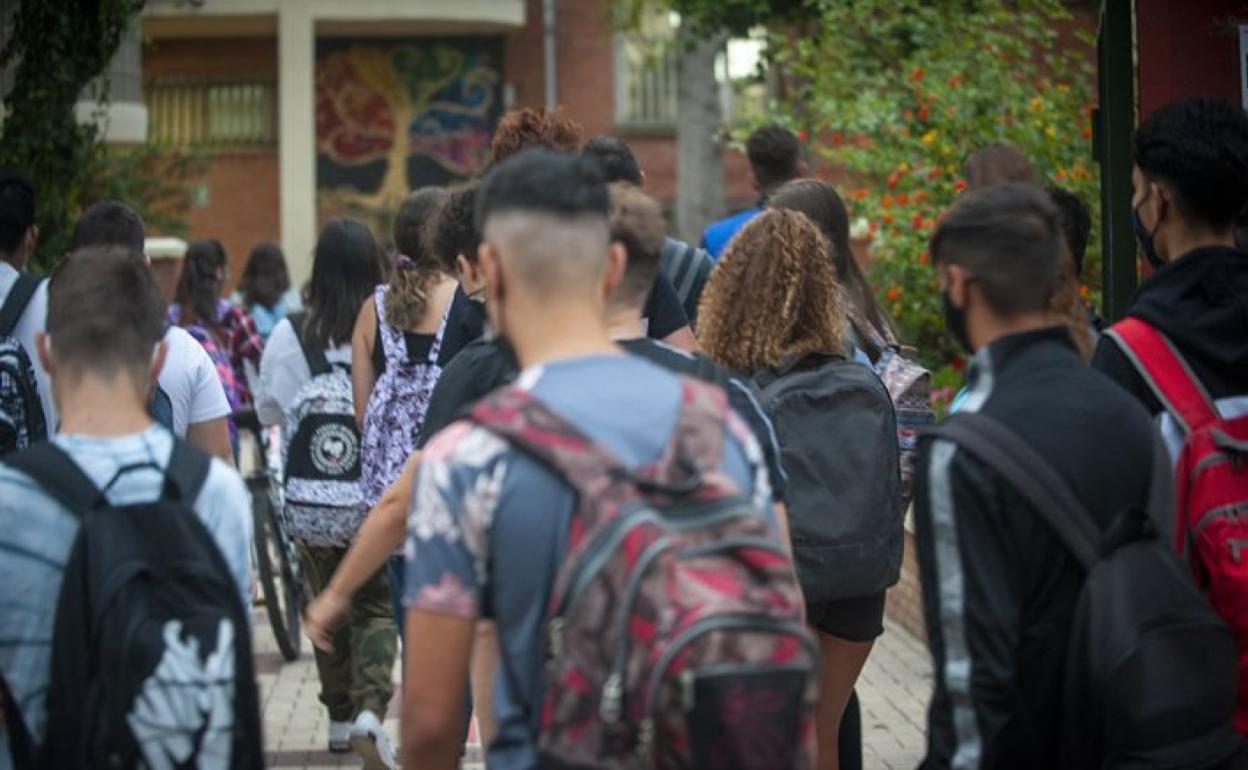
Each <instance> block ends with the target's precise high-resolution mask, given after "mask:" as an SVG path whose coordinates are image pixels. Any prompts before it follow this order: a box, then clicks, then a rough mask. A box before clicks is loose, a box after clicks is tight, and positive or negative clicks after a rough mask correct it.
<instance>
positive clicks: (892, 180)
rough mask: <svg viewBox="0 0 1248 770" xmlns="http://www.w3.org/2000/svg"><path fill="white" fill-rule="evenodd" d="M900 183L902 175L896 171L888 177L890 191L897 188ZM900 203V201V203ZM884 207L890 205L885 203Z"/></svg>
mask: <svg viewBox="0 0 1248 770" xmlns="http://www.w3.org/2000/svg"><path fill="white" fill-rule="evenodd" d="M900 181H901V174H899V173H897V172H896V171H894V172H893V173H891V174H889V175H888V180H887V183H888V189H890V190H892V189H893V188H895V187H896V186H897V183H898V182H900ZM899 202H900V201H899ZM884 205H885V206H887V205H888V204H887V203H885V204H884Z"/></svg>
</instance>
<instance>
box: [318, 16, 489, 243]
mask: <svg viewBox="0 0 1248 770" xmlns="http://www.w3.org/2000/svg"><path fill="white" fill-rule="evenodd" d="M500 61H501V51H500V48H499V45H498V43H497V41H496V40H492V39H479V38H451V39H434V38H430V39H423V38H422V39H417V40H410V39H404V40H368V41H361V40H358V39H353V40H332V39H330V40H327V39H322V40H321V41H319V43H318V50H317V64H316V143H317V146H316V164H317V166H316V171H317V178H316V186H317V203H318V208H319V209H320V213H321V216H322V218H328V217H331V216H337V215H349V216H354V217H358V218H361V219H363V220H365V221H366V222H368V223H369V224H370V225H372V226H373V227H374V228H375V232H376V233H377V235H378V236H379V238H380V240H382V241H386V240H388V239H389V234H390V223H391V222H392V219H393V216H394V212H395V210H397V209H398V206H399V204H400V203H401V202H402V201H403V198H404V197H406V196H407V194H408V192H410V191H411V190H414V189H417V188H419V187H423V186H426V185H442V184H447V183H450V182H454V181H456V180H460V179H466V178H469V177H473V176H476V175H478V174H480V173H481V172H482V171H484V170H485V166H486V164H487V163H488V162H489V157H490V137H491V136H492V134H493V131H494V125H495V123H497V121H498V117H499V115H500V113H501V111H502V78H501V75H500V73H499V62H500Z"/></svg>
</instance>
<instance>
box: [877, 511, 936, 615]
mask: <svg viewBox="0 0 1248 770" xmlns="http://www.w3.org/2000/svg"><path fill="white" fill-rule="evenodd" d="M885 611H886V612H887V614H888V617H889V618H891V619H892V620H893V621H894V622H896V623H900V624H901V625H902V627H903V628H905V629H906V630H907V631H909V632H910V633H912V634H914V635H915V637H917V638H919V639H927V632H926V631H924V629H923V591H922V587H921V586H920V585H919V564H918V560H917V557H916V556H915V553H914V533H912V532H910V531H909V529H907V530H906V534H905V551H904V552H903V555H902V560H901V579H900V580H899V581H897V585H895V586H893V587H892V588H890V589H889V591H888V603H887V605H886V606H885Z"/></svg>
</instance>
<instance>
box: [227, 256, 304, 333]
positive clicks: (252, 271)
mask: <svg viewBox="0 0 1248 770" xmlns="http://www.w3.org/2000/svg"><path fill="white" fill-rule="evenodd" d="M233 300H234V302H235V303H237V304H238V305H239V306H240V307H242V308H243V309H244V310H245V311H247V314H248V315H250V316H251V320H252V321H254V322H255V324H256V331H257V332H259V333H260V337H261V338H262V339H264V340H265V341H267V340H268V339H269V335H270V334H272V333H273V327H274V326H276V325H277V322H278V321H280V320H282V319H283V318H285V317H286V316H287V315H289V314H291V313H297V312H299V311H300V310H302V309H303V300H302V298H300V296H299V292H298V291H296V290H295V289H294V288H293V287H292V286H291V285H290V273H289V272H288V271H287V269H286V255H284V254H282V249H281V247H280V246H278V245H277V244H276V243H272V242H270V241H265V242H264V243H257V244H256V245H255V246H254V247H252V249H251V254H249V255H248V256H247V265H246V266H245V267H244V268H243V275H242V278H240V279H239V281H238V291H237V292H235V293H234V297H233Z"/></svg>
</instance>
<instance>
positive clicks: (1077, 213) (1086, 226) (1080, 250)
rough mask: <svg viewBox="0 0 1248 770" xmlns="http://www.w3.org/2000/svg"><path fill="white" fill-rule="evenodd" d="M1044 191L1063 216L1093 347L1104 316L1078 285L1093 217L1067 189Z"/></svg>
mask: <svg viewBox="0 0 1248 770" xmlns="http://www.w3.org/2000/svg"><path fill="white" fill-rule="evenodd" d="M1047 192H1048V194H1049V200H1050V201H1052V202H1053V205H1054V206H1056V207H1057V212H1058V215H1059V216H1061V218H1062V235H1064V236H1065V238H1066V249H1067V251H1068V253H1069V254H1070V259H1071V267H1072V268H1073V270H1072V271H1071V272H1072V282H1073V283H1074V288H1075V291H1076V299H1077V301H1078V303H1079V304H1080V305H1082V308H1083V313H1084V316H1085V317H1086V318H1087V324H1088V331H1089V338H1090V339H1092V341H1093V343H1092V346H1093V348H1094V349H1095V346H1096V342H1097V338H1098V336H1099V335H1100V333H1101V332H1102V331H1104V330H1105V326H1106V323H1105V319H1104V318H1101V315H1100V313H1098V312H1097V311H1096V308H1095V307H1093V306H1092V303H1091V302H1090V301H1088V300H1086V299H1084V298H1083V297H1081V296H1079V295H1078V291H1079V284H1080V282H1081V281H1082V278H1083V258H1084V255H1086V254H1087V251H1088V241H1089V240H1090V239H1091V237H1092V216H1091V214H1089V213H1088V207H1087V205H1086V204H1085V203H1084V202H1083V200H1082V199H1081V198H1080V197H1079V196H1078V195H1075V194H1074V193H1073V192H1071V191H1070V190H1067V189H1064V188H1062V187H1050V188H1048V190H1047ZM1072 331H1073V330H1072ZM1081 352H1082V351H1081ZM1089 357H1090V352H1089Z"/></svg>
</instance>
